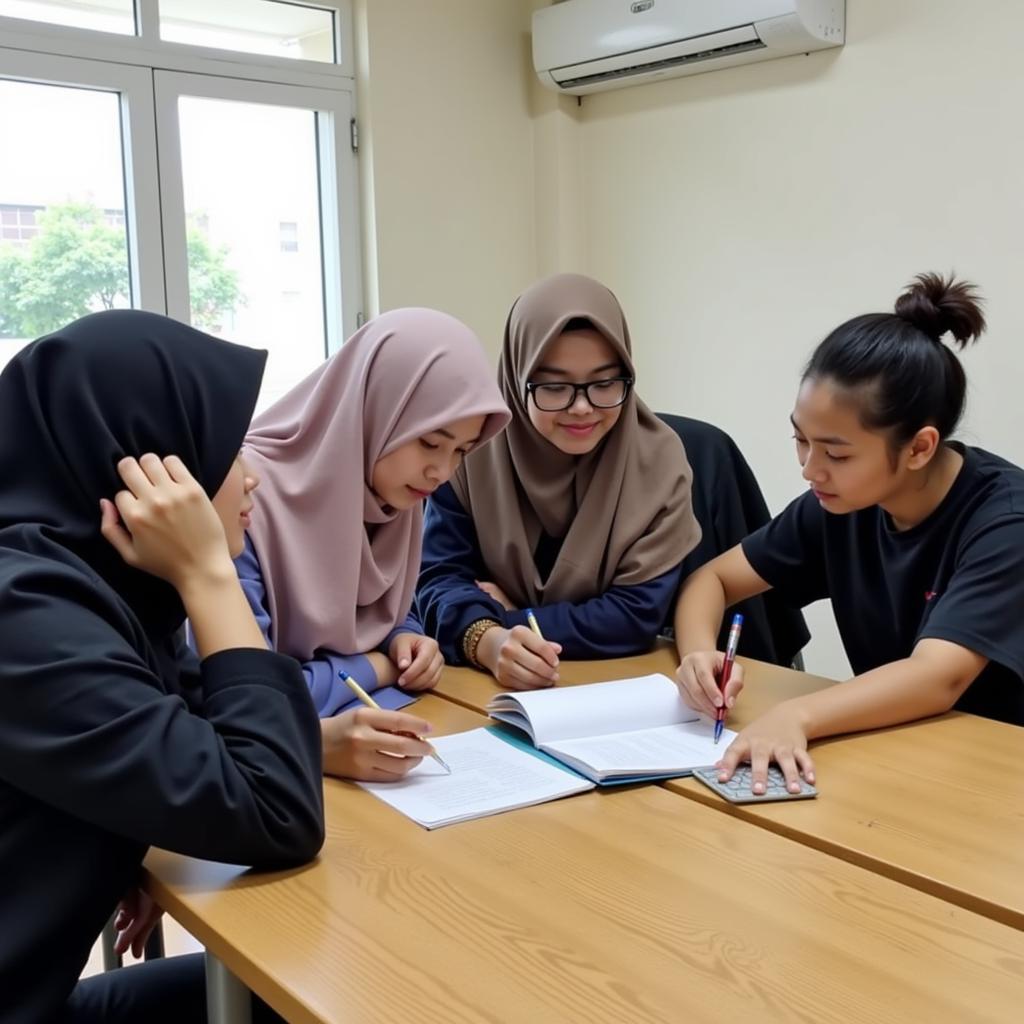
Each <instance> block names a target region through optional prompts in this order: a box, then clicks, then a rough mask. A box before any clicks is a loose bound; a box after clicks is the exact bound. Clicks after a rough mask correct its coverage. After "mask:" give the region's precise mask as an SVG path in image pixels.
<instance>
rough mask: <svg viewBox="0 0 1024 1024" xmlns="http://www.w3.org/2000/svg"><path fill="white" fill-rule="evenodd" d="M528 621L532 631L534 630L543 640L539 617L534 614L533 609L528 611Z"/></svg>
mask: <svg viewBox="0 0 1024 1024" xmlns="http://www.w3.org/2000/svg"><path fill="white" fill-rule="evenodd" d="M526 621H527V622H528V623H529V624H530V629H532V630H533V631H534V633H536V634H537V636H539V637H540V638H541V640H543V639H544V634H543V633H542V632H541V631H540V626H538V625H537V616H536V615H534V614H533V609H532V608H527V609H526Z"/></svg>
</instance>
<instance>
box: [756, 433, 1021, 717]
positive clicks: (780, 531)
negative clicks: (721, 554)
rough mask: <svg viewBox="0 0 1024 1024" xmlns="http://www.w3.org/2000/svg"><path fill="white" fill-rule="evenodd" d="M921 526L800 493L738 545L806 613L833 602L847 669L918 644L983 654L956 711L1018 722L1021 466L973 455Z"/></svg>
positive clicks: (905, 653)
mask: <svg viewBox="0 0 1024 1024" xmlns="http://www.w3.org/2000/svg"><path fill="white" fill-rule="evenodd" d="M953 447H954V448H955V449H956V450H957V451H958V452H960V454H961V455H963V458H964V464H963V467H962V468H961V470H960V473H959V474H958V475H957V478H956V480H955V481H954V482H953V486H952V487H951V488H950V490H949V493H948V494H947V495H946V497H945V498H944V499H943V500H942V502H941V503H940V505H939V507H938V508H936V509H935V511H934V512H933V513H932V514H931V515H930V516H928V518H927V519H925V520H924V521H923V522H920V523H918V524H917V525H916V526H914V527H911V528H910V529H909V530H902V531H900V530H897V529H896V528H895V527H894V526H893V523H892V519H891V518H890V516H889V514H888V513H887V512H884V511H883V510H882V509H881V508H879V507H878V506H877V505H876V506H872V507H871V508H867V509H862V510H861V511H858V512H850V513H847V514H845V515H833V514H832V513H829V512H826V511H825V510H824V509H823V508H822V507H821V505H820V504H819V503H818V501H817V499H816V498H815V497H814V495H813V494H811V493H810V492H808V493H807V494H805V495H803V496H802V497H800V498H797V499H796V500H795V501H793V502H792V503H791V504H790V505H789V506H788V507H787V508H786V509H785V510H784V511H783V512H782V513H781V515H779V516H777V517H776V518H775V519H773V520H772V521H771V522H770V523H768V524H767V525H766V526H763V527H762V528H761V529H760V530H758V531H757V532H756V533H752V534H751V535H750V536H749V537H747V538H746V539H745V540H744V541H743V552H744V554H745V555H746V556H747V559H748V561H749V562H750V564H751V566H752V567H753V568H754V571H755V572H756V573H757V574H758V575H759V576H760V577H761V578H762V579H763V580H764V581H765V582H766V583H769V584H771V586H772V587H774V588H775V589H776V590H778V591H779V592H780V593H781V594H783V595H784V596H785V598H786V599H787V600H789V601H791V602H792V603H794V604H797V605H799V606H803V605H806V604H810V603H811V602H812V601H817V600H820V599H822V598H826V597H827V598H831V600H832V607H833V610H834V612H835V617H836V623H837V624H838V626H839V633H840V636H841V637H842V640H843V646H844V648H845V649H846V654H847V657H848V658H849V659H850V664H851V666H852V667H853V671H854V672H855V673H857V674H860V673H862V672H867V671H869V670H870V669H873V668H877V667H878V666H880V665H885V664H888V663H889V662H892V661H898V660H900V659H902V658H906V657H909V655H910V654H911V652H912V651H913V648H914V645H915V644H916V643H917V641H918V640H923V639H925V638H936V639H940V640H948V641H949V642H951V643H955V644H959V645H960V646H961V647H966V648H968V649H969V650H972V651H975V652H976V653H978V654H981V655H983V656H984V657H986V658H988V659H989V664H988V665H987V666H986V667H985V669H984V670H983V671H982V673H981V675H979V676H978V678H977V679H976V680H975V681H974V682H973V683H972V684H971V686H969V687H968V689H967V690H966V692H965V693H964V694H963V695H962V696H961V698H960V699H959V701H957V704H956V706H957V708H959V709H960V710H962V711H970V712H973V713H974V714H977V715H984V716H985V717H987V718H995V719H998V720H999V721H1003V722H1011V723H1013V724H1015V725H1024V470H1021V469H1020V468H1019V467H1017V466H1014V465H1013V464H1012V463H1009V462H1006V461H1005V460H1004V459H1001V458H999V457H998V456H996V455H992V454H990V453H989V452H986V451H982V450H981V449H980V448H968V447H966V446H963V445H960V444H955V443H954V444H953Z"/></svg>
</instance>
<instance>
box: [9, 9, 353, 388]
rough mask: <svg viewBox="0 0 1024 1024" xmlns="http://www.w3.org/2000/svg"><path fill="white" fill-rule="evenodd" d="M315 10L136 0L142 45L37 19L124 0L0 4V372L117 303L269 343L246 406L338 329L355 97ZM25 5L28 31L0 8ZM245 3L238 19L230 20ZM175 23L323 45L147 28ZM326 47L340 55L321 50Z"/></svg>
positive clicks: (291, 379) (341, 329)
mask: <svg viewBox="0 0 1024 1024" xmlns="http://www.w3.org/2000/svg"><path fill="white" fill-rule="evenodd" d="M326 6H327V5H321V6H320V7H313V6H308V5H302V4H290V3H283V2H277V0H264V2H263V3H260V2H258V0H238V2H234V0H139V3H138V7H139V10H138V11H135V12H133V15H132V16H133V18H135V17H136V15H137V16H138V18H139V27H138V29H137V30H136V29H135V28H134V25H135V22H134V21H133V29H132V31H133V32H137V35H138V36H139V37H140V38H139V39H129V40H125V39H124V35H123V34H122V35H118V36H117V41H116V43H115V42H114V40H113V39H112V38H111V39H108V37H107V34H106V33H107V32H111V31H113V30H112V29H110V28H109V27H108V28H107V29H106V30H105V31H97V30H95V26H93V28H94V30H93V31H90V32H80V31H78V30H77V29H75V28H70V27H69V28H58V27H54V24H55V23H56V22H58V21H59V20H60V17H63V15H62V14H61V12H64V13H66V12H67V11H79V12H81V11H83V10H86V9H88V10H90V11H105V12H106V13H107V14H108V15H109V14H110V13H111V12H116V11H117V10H120V9H125V10H129V11H131V4H130V3H126V4H122V3H119V0H89V3H88V4H85V3H78V2H74V3H73V2H71V0H67V2H65V3H46V2H43V0H32V2H31V3H30V0H17V2H16V0H0V137H3V138H22V139H24V138H31V139H32V140H33V142H32V145H31V146H25V147H22V148H21V149H20V150H19V154H18V159H17V160H0V368H2V366H3V365H4V364H5V363H6V361H7V360H8V359H9V358H10V356H11V355H13V353H14V352H15V351H17V349H18V348H19V347H20V346H21V345H23V344H25V343H26V342H27V341H28V340H30V339H31V338H34V337H37V336H38V335H40V334H42V333H45V332H46V331H49V330H52V329H54V328H56V327H59V326H60V325H62V324H64V323H66V322H68V321H70V320H72V319H75V318H76V317H78V316H82V315H84V314H85V313H87V312H89V311H91V310H96V309H103V308H109V307H113V306H134V307H136V308H142V309H151V310H154V311H156V312H161V313H166V314H167V315H169V316H172V317H175V318H177V319H179V320H182V321H185V322H191V323H192V324H194V325H195V326H197V327H200V328H201V329H203V330H206V331H208V332H210V333H213V334H218V335H221V336H223V337H225V338H229V339H231V340H234V341H238V342H241V343H244V344H251V345H254V346H256V347H259V348H265V349H268V350H269V352H270V357H269V360H268V364H267V372H266V374H265V378H264V388H263V392H262V394H261V398H260V407H263V406H265V405H266V404H267V403H268V402H269V401H272V400H273V399H274V398H276V397H277V396H279V395H280V394H281V393H283V392H284V391H285V390H287V389H288V388H289V387H291V386H292V384H294V383H295V382H297V381H298V380H299V379H301V378H302V377H303V376H305V375H306V374H307V373H308V372H309V371H310V370H311V369H312V368H313V367H314V366H316V364H317V363H319V362H320V361H322V360H323V358H324V357H325V356H326V355H327V354H328V353H329V352H331V351H333V350H334V349H335V348H336V347H338V346H339V345H340V344H341V341H342V340H343V339H344V337H345V336H346V335H347V334H348V333H351V332H352V331H354V330H355V328H356V326H357V323H358V318H359V312H358V310H359V296H360V294H361V287H360V273H359V260H358V238H359V232H358V221H357V210H358V206H357V200H356V181H355V158H354V154H353V153H352V151H351V149H350V146H349V143H348V127H349V121H350V119H351V117H352V116H353V114H354V108H355V104H354V97H353V81H352V78H351V77H350V75H349V74H347V70H348V67H349V64H348V63H347V62H349V61H350V57H349V56H348V50H346V49H338V48H337V47H336V41H337V40H339V39H341V38H342V37H343V35H344V37H345V38H347V37H348V35H349V33H348V32H347V29H345V26H347V25H349V24H350V21H351V12H350V11H349V9H348V5H347V4H345V3H341V4H336V5H333V7H334V9H333V10H325V9H324V8H325V7H326ZM29 7H32V8H33V10H34V12H35V13H34V14H33V15H32V16H33V17H36V18H37V19H38V20H43V21H49V22H50V25H49V26H48V27H47V29H46V30H45V34H43V30H42V29H40V30H38V34H31V33H29V32H28V30H27V29H26V27H25V22H24V21H20V22H14V21H11V20H9V19H10V18H11V17H19V18H28V17H29V13H28V8H29ZM15 8H17V11H15ZM257 8H260V10H259V11H257V10H256V9H257ZM263 8H266V10H263ZM243 13H244V14H246V15H248V14H252V15H253V17H251V18H248V20H245V21H243V22H242V23H239V24H236V22H238V20H239V18H240V17H241V16H242V14H243ZM257 15H258V16H257ZM5 16H6V18H7V20H6V21H5ZM157 16H159V22H158V19H157ZM190 19H191V21H192V22H194V23H195V25H202V26H206V28H210V27H211V26H214V27H217V28H219V29H225V30H226V29H229V28H230V29H231V30H232V31H235V30H236V29H237V30H241V29H242V28H247V29H250V30H252V31H253V32H257V31H258V32H261V33H264V34H265V35H273V34H274V33H275V32H276V33H278V34H279V35H282V38H283V37H284V36H283V34H285V33H291V35H289V36H288V38H293V37H295V35H296V34H297V33H298V34H301V33H303V32H306V33H312V34H314V35H316V34H319V35H321V36H323V34H324V33H325V32H326V33H327V36H329V40H330V53H331V55H332V57H331V58H324V57H323V56H321V57H314V56H311V55H310V53H309V52H303V53H302V54H300V59H299V60H296V59H291V58H282V57H281V56H280V55H275V54H270V55H266V54H254V55H252V56H246V57H240V56H235V57H233V58H232V59H231V60H230V61H227V60H224V59H221V58H219V57H217V56H216V55H211V51H209V50H208V49H197V48H196V46H194V45H192V43H196V42H198V36H195V37H194V38H193V39H192V41H191V42H186V41H182V42H169V41H168V40H167V39H166V38H164V39H160V38H158V35H157V32H156V27H157V24H158V23H159V26H160V29H161V33H162V34H163V35H165V36H166V34H167V32H166V31H164V30H168V26H171V24H172V23H184V22H185V21H189V20H190ZM232 19H234V20H232ZM275 19H276V20H275ZM325 19H326V20H325ZM65 23H66V24H70V22H65ZM325 26H326V27H325ZM179 27H180V26H179ZM197 31H198V30H197ZM204 31H205V28H204ZM22 33H24V34H22ZM147 33H148V34H147ZM327 36H325V37H324V38H323V39H321V44H323V45H326V42H325V39H326V38H327ZM41 40H45V41H46V48H50V49H52V52H51V53H40V52H39V49H40V43H41ZM51 41H52V45H51ZM221 41H222V42H223V43H224V44H225V45H228V42H229V40H228V37H227V36H223V37H222V38H221ZM209 43H210V37H207V38H206V41H205V43H204V44H203V45H209ZM136 44H139V45H138V46H137V45H136ZM304 45H305V44H304ZM310 45H311V44H310ZM236 49H242V46H241V44H238V46H237V47H236ZM323 52H326V51H323ZM69 53H74V54H76V56H68V54H69ZM335 53H338V54H340V55H341V57H344V60H342V59H340V58H339V59H338V62H337V63H327V62H326V60H328V59H332V58H333V55H334V54H335ZM81 58H87V59H81ZM300 63H301V68H300V67H299V65H300ZM140 65H143V66H140ZM293 69H295V70H293ZM40 125H46V127H47V130H46V131H45V132H40V131H39V126H40ZM69 153H73V154H75V157H74V159H73V160H69V159H68V154H69ZM300 237H301V239H302V245H301V246H300V245H299V239H300ZM283 254H287V256H284V255H283ZM63 257H67V258H63ZM30 281H31V282H32V286H31V287H30V286H29V282H30ZM40 282H43V283H44V284H45V285H46V287H39V284H40Z"/></svg>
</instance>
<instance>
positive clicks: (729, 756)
mask: <svg viewBox="0 0 1024 1024" xmlns="http://www.w3.org/2000/svg"><path fill="white" fill-rule="evenodd" d="M745 761H749V762H750V767H751V773H750V780H751V787H750V788H751V790H752V791H753V792H754V793H755V794H761V793H764V791H765V789H766V788H767V785H768V765H769V764H770V763H771V762H772V761H774V762H775V763H776V764H778V766H779V768H780V769H781V770H782V774H783V775H784V776H785V779H786V788H787V789H788V790H789V791H790V792H791V793H799V792H800V776H801V775H803V777H804V778H805V779H806V780H807V781H808V782H809V783H812V784H813V782H814V762H813V761H812V760H811V755H810V754H808V753H807V734H806V732H805V729H804V725H803V722H802V721H801V720H800V716H799V715H798V714H797V712H796V711H795V710H794V709H793V708H792V707H791V706H789V705H788V704H786V703H782V704H779V705H778V706H777V707H774V708H772V710H771V711H769V712H767V713H766V714H764V715H762V716H761V717H760V718H758V719H756V720H755V721H753V722H751V723H750V725H748V726H747V727H746V728H745V729H744V730H742V731H741V732H740V734H739V735H738V736H737V737H736V739H734V740H733V741H732V743H731V744H730V745H729V749H728V750H727V751H726V752H725V755H724V756H723V757H722V760H721V761H719V762H718V764H717V765H716V766H715V767H717V768H719V769H720V772H719V775H718V777H719V780H720V781H722V782H728V781H729V779H731V778H732V776H733V773H734V772H735V771H736V767H737V765H739V764H741V763H743V762H745Z"/></svg>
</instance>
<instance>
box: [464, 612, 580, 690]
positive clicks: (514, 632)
mask: <svg viewBox="0 0 1024 1024" xmlns="http://www.w3.org/2000/svg"><path fill="white" fill-rule="evenodd" d="M561 653H562V645H561V644H556V643H553V642H552V641H550V640H543V639H541V637H539V636H537V634H536V633H534V631H533V630H532V629H530V628H529V627H528V626H513V627H512V628H511V629H504V628H503V627H501V626H493V627H492V628H491V629H489V630H487V632H486V633H484V635H483V636H482V637H481V638H480V643H479V644H478V645H477V649H476V657H477V661H479V662H480V664H481V665H483V666H484V667H485V668H487V669H489V670H490V672H491V674H492V675H493V676H494V678H495V679H497V680H498V682H499V683H501V685H502V686H504V687H506V688H507V689H509V690H538V689H540V688H541V687H545V686H554V684H555V683H557V682H558V655H559V654H561Z"/></svg>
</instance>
